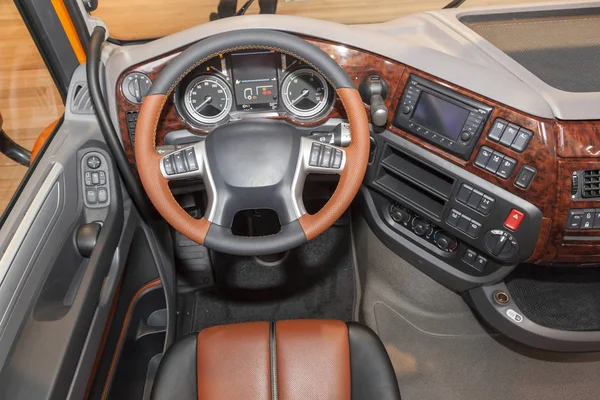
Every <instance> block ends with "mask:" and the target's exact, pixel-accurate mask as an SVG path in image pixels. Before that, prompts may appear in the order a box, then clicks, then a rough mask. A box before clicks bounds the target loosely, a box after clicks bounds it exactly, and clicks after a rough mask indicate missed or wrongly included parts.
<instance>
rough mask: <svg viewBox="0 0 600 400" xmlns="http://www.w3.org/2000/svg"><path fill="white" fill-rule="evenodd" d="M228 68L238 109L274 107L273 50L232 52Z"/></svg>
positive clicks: (276, 96) (275, 93)
mask: <svg viewBox="0 0 600 400" xmlns="http://www.w3.org/2000/svg"><path fill="white" fill-rule="evenodd" d="M231 67H232V73H233V88H234V91H235V98H236V102H237V108H238V110H254V109H276V108H277V106H278V104H279V93H278V88H279V82H278V81H277V53H275V52H271V51H269V52H260V53H235V54H232V55H231Z"/></svg>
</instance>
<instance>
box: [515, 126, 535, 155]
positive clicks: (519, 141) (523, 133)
mask: <svg viewBox="0 0 600 400" xmlns="http://www.w3.org/2000/svg"><path fill="white" fill-rule="evenodd" d="M532 137H533V132H531V131H529V130H527V129H524V128H521V129H519V133H518V134H517V137H516V138H515V140H514V141H513V142H512V144H511V146H510V148H511V149H513V150H515V151H518V152H519V153H522V152H523V151H525V149H526V148H527V145H528V144H529V141H530V140H531V138H532Z"/></svg>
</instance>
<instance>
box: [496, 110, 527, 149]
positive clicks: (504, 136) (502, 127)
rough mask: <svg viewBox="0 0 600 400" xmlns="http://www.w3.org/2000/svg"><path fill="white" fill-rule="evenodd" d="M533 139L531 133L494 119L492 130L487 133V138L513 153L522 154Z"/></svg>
mask: <svg viewBox="0 0 600 400" xmlns="http://www.w3.org/2000/svg"><path fill="white" fill-rule="evenodd" d="M532 137H533V132H531V131H530V130H527V129H525V128H522V127H520V126H518V125H515V124H511V123H508V122H507V121H505V120H503V119H500V118H496V120H495V121H494V125H492V129H490V132H489V133H488V138H489V139H490V140H493V141H494V142H499V143H500V144H501V145H503V146H506V147H509V148H511V149H513V150H514V151H517V152H519V153H522V152H523V151H525V149H526V148H527V145H528V144H529V141H530V140H531V138H532Z"/></svg>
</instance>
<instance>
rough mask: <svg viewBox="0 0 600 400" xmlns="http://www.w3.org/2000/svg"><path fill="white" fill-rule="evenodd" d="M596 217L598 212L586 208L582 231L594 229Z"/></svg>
mask: <svg viewBox="0 0 600 400" xmlns="http://www.w3.org/2000/svg"><path fill="white" fill-rule="evenodd" d="M595 216H596V210H594V209H593V208H589V209H588V208H586V209H585V210H583V219H582V220H581V227H580V228H581V229H593V228H594V217H595Z"/></svg>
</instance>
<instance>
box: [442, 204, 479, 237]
mask: <svg viewBox="0 0 600 400" xmlns="http://www.w3.org/2000/svg"><path fill="white" fill-rule="evenodd" d="M446 222H447V223H448V224H449V225H451V226H453V227H455V228H456V229H458V230H459V231H461V232H462V233H466V234H467V235H469V236H471V237H472V238H475V239H476V238H478V237H479V234H480V233H481V227H482V226H481V224H480V223H479V222H478V221H476V220H474V219H472V218H470V217H468V216H467V215H465V214H462V213H461V212H459V211H457V210H454V209H452V210H450V213H449V214H448V218H446Z"/></svg>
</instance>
